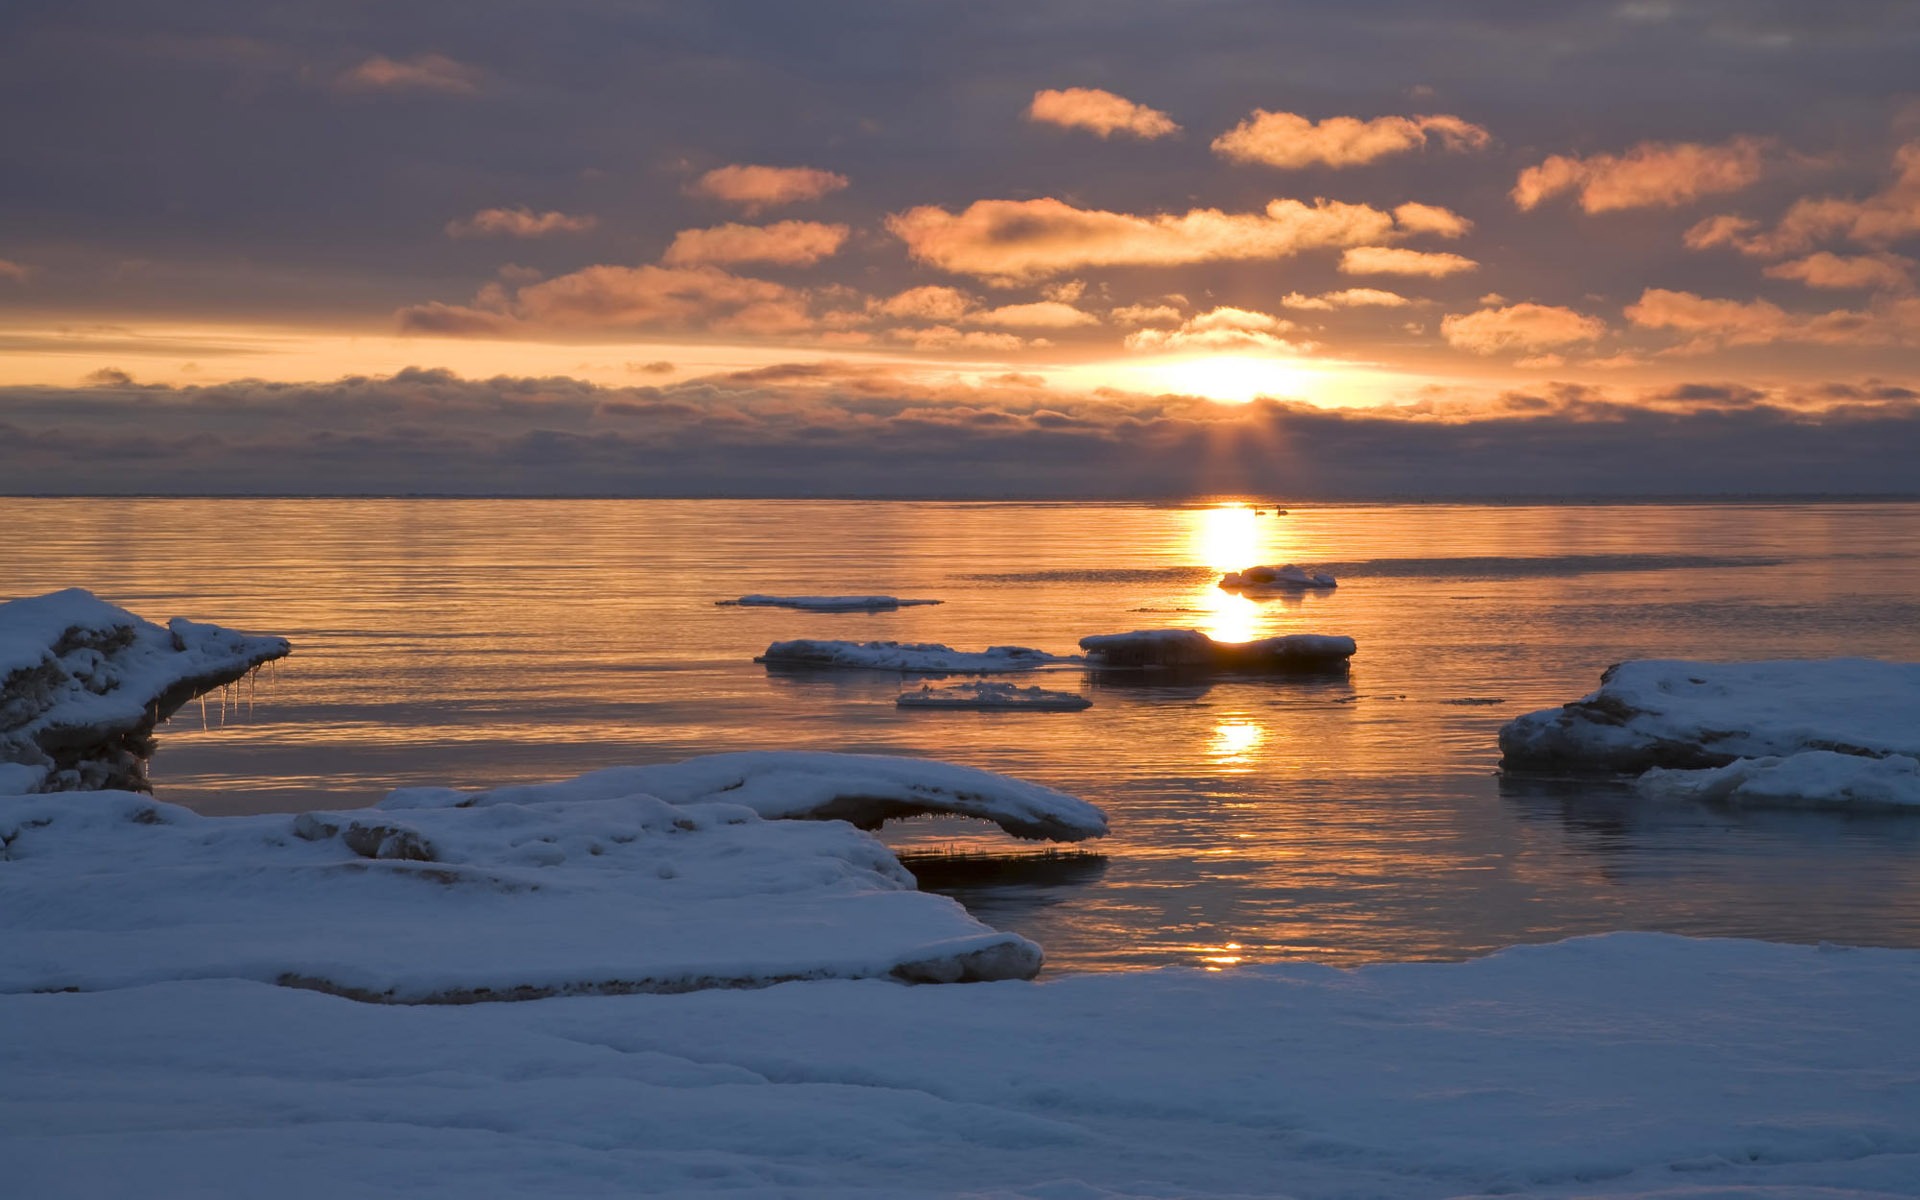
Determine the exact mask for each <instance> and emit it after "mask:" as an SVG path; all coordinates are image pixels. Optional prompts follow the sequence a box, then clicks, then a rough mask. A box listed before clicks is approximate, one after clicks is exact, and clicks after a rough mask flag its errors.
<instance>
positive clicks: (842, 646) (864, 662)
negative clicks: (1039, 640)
mask: <svg viewBox="0 0 1920 1200" xmlns="http://www.w3.org/2000/svg"><path fill="white" fill-rule="evenodd" d="M753 661H755V662H757V663H765V664H767V665H768V666H778V667H831V668H840V669H849V670H864V671H898V672H902V673H905V674H911V675H996V674H1001V673H1003V672H1009V671H1032V670H1034V669H1036V668H1039V667H1048V666H1054V665H1057V664H1060V663H1073V662H1078V661H1079V659H1077V658H1072V657H1062V656H1059V655H1055V654H1048V653H1047V652H1046V651H1044V650H1034V649H1030V648H1028V647H1026V646H989V647H987V648H986V649H985V650H955V649H954V648H953V647H952V646H943V645H941V644H940V643H938V642H837V641H816V640H812V639H808V638H798V639H795V640H793V641H789V642H775V643H773V644H772V645H771V646H768V647H767V649H766V653H764V654H761V655H760V656H758V657H757V658H755V659H754V660H753Z"/></svg>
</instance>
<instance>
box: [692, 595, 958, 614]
mask: <svg viewBox="0 0 1920 1200" xmlns="http://www.w3.org/2000/svg"><path fill="white" fill-rule="evenodd" d="M714 603H716V604H718V605H720V606H722V607H739V608H798V609H803V610H805V611H808V612H892V611H893V610H894V609H896V608H913V607H916V606H919V605H923V604H939V603H941V602H940V601H938V600H902V599H901V598H900V597H898V596H762V595H757V594H756V595H752V596H742V597H740V598H739V599H738V600H716V601H714Z"/></svg>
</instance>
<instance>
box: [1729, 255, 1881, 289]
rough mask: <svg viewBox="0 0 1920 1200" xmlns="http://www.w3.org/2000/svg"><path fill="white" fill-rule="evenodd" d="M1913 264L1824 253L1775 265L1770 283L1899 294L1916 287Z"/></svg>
mask: <svg viewBox="0 0 1920 1200" xmlns="http://www.w3.org/2000/svg"><path fill="white" fill-rule="evenodd" d="M1912 270H1913V260H1912V259H1910V258H1901V257H1900V256H1898V255H1895V254H1875V255H1865V254H1862V255H1855V256H1852V257H1842V256H1841V255H1838V254H1832V253H1829V252H1828V251H1825V250H1822V251H1820V252H1819V253H1817V254H1809V255H1808V256H1807V257H1805V258H1796V259H1791V260H1789V261H1787V262H1780V263H1774V264H1773V265H1772V266H1770V267H1768V268H1767V269H1766V270H1765V271H1764V272H1762V273H1763V274H1765V275H1766V276H1767V277H1768V278H1769V279H1797V280H1799V281H1800V282H1801V283H1804V284H1806V285H1807V286H1808V287H1813V288H1871V289H1874V290H1876V291H1899V290H1903V289H1905V288H1907V287H1910V286H1912V284H1913V277H1912V275H1911V274H1910V272H1911V271H1912Z"/></svg>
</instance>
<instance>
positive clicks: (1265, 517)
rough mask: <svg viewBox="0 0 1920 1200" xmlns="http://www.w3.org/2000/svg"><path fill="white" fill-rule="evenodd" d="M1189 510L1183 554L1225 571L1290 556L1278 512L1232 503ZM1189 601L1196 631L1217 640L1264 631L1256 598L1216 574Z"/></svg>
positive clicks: (1240, 639)
mask: <svg viewBox="0 0 1920 1200" xmlns="http://www.w3.org/2000/svg"><path fill="white" fill-rule="evenodd" d="M1269 512H1270V510H1269ZM1189 515H1190V518H1191V519H1190V520H1189V522H1188V525H1187V531H1186V537H1187V556H1188V558H1189V559H1190V560H1191V561H1193V562H1196V563H1200V564H1202V565H1204V566H1206V567H1208V568H1209V569H1211V570H1214V571H1218V572H1220V573H1221V574H1225V573H1226V572H1228V571H1239V570H1242V569H1244V568H1246V567H1253V566H1260V565H1263V564H1270V563H1281V562H1286V561H1290V551H1289V550H1288V548H1287V543H1289V542H1290V541H1291V540H1292V539H1291V538H1290V537H1289V536H1288V535H1287V533H1286V524H1285V521H1284V519H1282V518H1279V517H1275V516H1272V515H1269V514H1268V513H1262V512H1261V511H1260V510H1257V509H1254V508H1251V507H1249V506H1247V505H1245V504H1238V503H1235V504H1226V505H1222V506H1220V507H1218V508H1203V509H1196V510H1194V511H1193V512H1192V513H1191V514H1189ZM1189 607H1191V608H1193V609H1195V610H1197V614H1198V618H1199V619H1198V625H1199V628H1200V632H1202V633H1204V634H1206V635H1207V636H1208V637H1210V638H1212V639H1213V640H1215V641H1217V642H1245V641H1250V640H1252V639H1254V638H1257V637H1261V636H1264V633H1265V629H1264V627H1265V624H1266V620H1267V615H1268V614H1267V610H1266V608H1265V607H1264V606H1263V604H1262V603H1261V601H1258V600H1253V599H1251V598H1249V597H1247V596H1244V595H1241V594H1239V593H1238V592H1229V591H1225V590H1223V589H1221V587H1220V586H1219V581H1218V580H1217V579H1215V580H1208V581H1206V582H1205V583H1203V584H1200V585H1199V590H1198V592H1197V594H1195V595H1194V596H1193V597H1192V598H1191V602H1190V604H1189Z"/></svg>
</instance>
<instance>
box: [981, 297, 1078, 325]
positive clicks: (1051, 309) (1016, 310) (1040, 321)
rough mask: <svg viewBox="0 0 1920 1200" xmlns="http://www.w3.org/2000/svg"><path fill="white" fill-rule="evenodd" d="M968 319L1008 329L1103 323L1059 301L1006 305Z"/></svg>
mask: <svg viewBox="0 0 1920 1200" xmlns="http://www.w3.org/2000/svg"><path fill="white" fill-rule="evenodd" d="M966 320H967V322H968V323H969V324H973V325H998V326H1000V327H1002V328H1007V329H1072V328H1075V327H1076V326H1082V325H1098V324H1099V323H1100V318H1099V317H1096V316H1094V315H1093V314H1092V313H1090V312H1086V311H1084V310H1082V309H1078V308H1075V307H1074V306H1073V305H1071V304H1062V303H1061V302H1060V301H1058V300H1041V301H1038V302H1037V303H1034V304H1007V305H1003V306H1001V307H1000V308H990V309H987V310H985V311H984V312H977V313H974V314H972V315H971V316H969V317H967V318H966Z"/></svg>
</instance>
